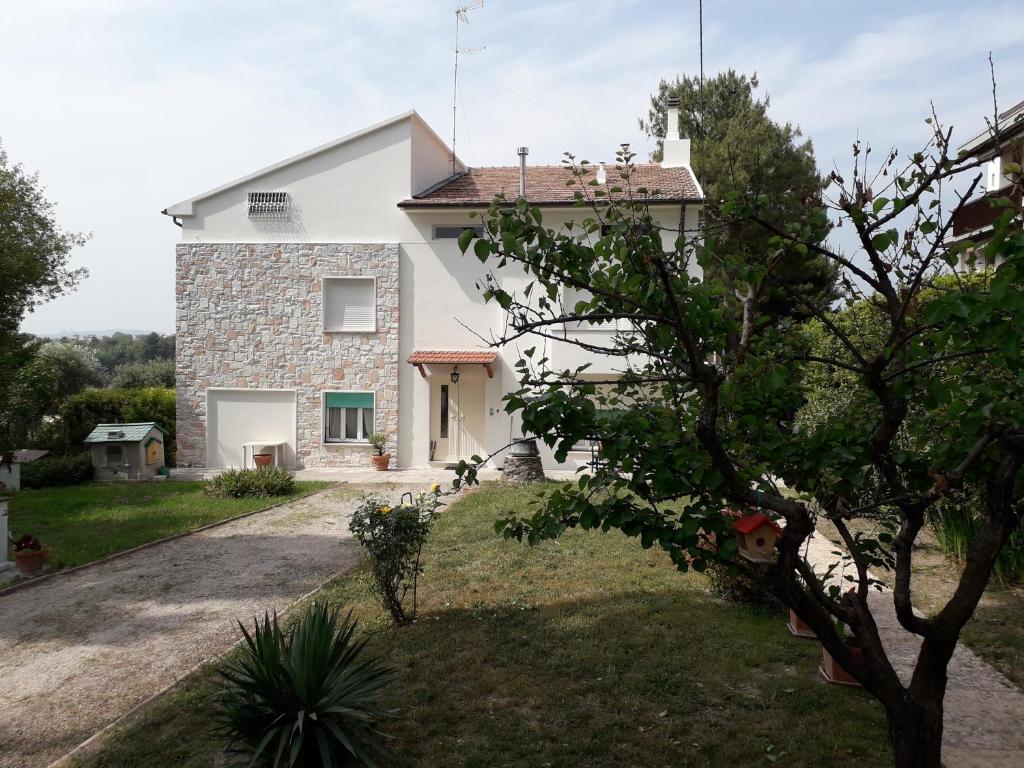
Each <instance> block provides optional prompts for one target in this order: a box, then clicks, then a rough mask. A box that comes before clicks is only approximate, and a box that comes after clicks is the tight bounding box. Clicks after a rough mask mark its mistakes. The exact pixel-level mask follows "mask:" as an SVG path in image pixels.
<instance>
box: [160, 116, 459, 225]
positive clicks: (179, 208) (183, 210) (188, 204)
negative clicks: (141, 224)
mask: <svg viewBox="0 0 1024 768" xmlns="http://www.w3.org/2000/svg"><path fill="white" fill-rule="evenodd" d="M404 120H415V121H416V122H418V123H419V124H420V125H421V126H422V127H423V128H425V129H426V130H427V132H428V133H429V134H431V135H432V136H433V137H434V138H435V139H437V141H438V142H439V143H440V144H441V145H442V146H445V148H446V149H447V145H445V143H444V140H443V139H442V138H441V137H440V136H438V135H437V132H436V131H434V129H433V128H431V127H430V125H429V124H428V123H427V121H426V120H424V119H423V118H422V117H421V116H420V114H419V113H418V112H417V111H416V110H415V109H410V110H409V111H407V112H403V113H402V114H400V115H395V116H394V117H392V118H389V119H387V120H384V121H382V122H379V123H375V124H374V125H371V126H368V127H366V128H362V129H361V130H358V131H356V132H354V133H349V134H347V135H345V136H341V137H340V138H337V139H335V140H334V141H329V142H327V143H326V144H321V145H320V146H319V147H313V149H309V150H306V151H305V152H301V153H299V154H297V155H293V156H292V157H288V158H285V159H284V160H281V161H280V162H277V163H274V164H273V165H268V166H267V167H266V168H260V169H259V170H258V171H253V172H252V173H248V174H246V175H245V176H242V177H241V178H238V179H235V180H234V181H229V182H228V183H227V184H221V185H220V186H219V187H214V188H213V189H210V190H207V191H206V192H203V193H202V194H199V195H196V196H195V197H190V198H189V199H187V200H182V201H181V202H180V203H175V204H174V205H169V206H167V207H166V208H164V209H163V210H162V211H161V213H163V214H165V215H167V216H191V215H192V206H193V205H194V204H195V203H197V202H199V201H200V200H205V199H206V198H208V197H213V196H214V195H217V194H220V193H221V192H224V191H226V190H229V189H233V188H234V187H238V186H241V185H242V184H247V183H249V182H250V181H254V180H255V179H258V178H260V177H262V176H266V175H267V174H269V173H273V172H274V171H277V170H279V169H281V168H285V167H287V166H289V165H293V164H294V163H297V162H300V161H302V160H306V159H307V158H310V157H313V156H315V155H319V154H320V153H322V152H327V151H328V150H331V149H334V148H335V147H340V146H341V145H342V144H348V143H349V142H351V141H355V140H356V139H360V138H362V137H363V136H367V135H369V134H371V133H374V132H376V131H379V130H381V129H383V128H387V127H389V126H392V125H395V124H396V123H401V122H402V121H404ZM449 151H450V150H449ZM456 164H457V167H460V166H461V167H465V166H463V164H462V161H461V160H459V159H458V158H456Z"/></svg>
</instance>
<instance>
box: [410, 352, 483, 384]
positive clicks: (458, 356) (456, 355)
mask: <svg viewBox="0 0 1024 768" xmlns="http://www.w3.org/2000/svg"><path fill="white" fill-rule="evenodd" d="M497 359H498V353H497V352H492V351H490V350H479V349H475V350H465V351H463V350H454V349H443V350H442V349H417V350H416V351H415V352H413V353H412V354H411V355H409V363H410V364H412V365H415V366H416V367H417V368H419V370H420V376H423V377H424V378H426V376H427V372H426V371H425V370H424V369H423V366H424V365H482V366H483V367H484V370H485V371H487V378H489V379H493V378H494V370H493V369H492V368H491V366H492V365H493V364H494V361H495V360H497Z"/></svg>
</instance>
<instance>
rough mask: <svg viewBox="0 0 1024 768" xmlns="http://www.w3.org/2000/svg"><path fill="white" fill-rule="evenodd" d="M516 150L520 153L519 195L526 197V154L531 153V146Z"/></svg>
mask: <svg viewBox="0 0 1024 768" xmlns="http://www.w3.org/2000/svg"><path fill="white" fill-rule="evenodd" d="M516 152H518V153H519V196H520V197H526V156H527V155H528V154H530V148H529V147H520V148H519V149H517V150H516Z"/></svg>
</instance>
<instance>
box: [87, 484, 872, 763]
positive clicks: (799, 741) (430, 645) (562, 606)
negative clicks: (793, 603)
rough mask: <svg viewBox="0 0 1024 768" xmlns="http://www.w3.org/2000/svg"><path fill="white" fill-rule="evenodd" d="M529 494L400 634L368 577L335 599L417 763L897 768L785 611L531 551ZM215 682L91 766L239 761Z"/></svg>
mask: <svg viewBox="0 0 1024 768" xmlns="http://www.w3.org/2000/svg"><path fill="white" fill-rule="evenodd" d="M530 501H531V491H529V490H524V489H508V488H503V487H500V486H485V487H484V488H483V489H481V490H479V491H477V492H475V493H473V494H471V495H468V496H466V497H464V498H462V499H461V500H460V501H458V502H457V503H456V504H454V505H453V506H452V507H450V508H448V509H447V510H446V511H445V513H444V514H443V516H442V517H441V519H440V520H439V521H438V524H437V527H436V529H435V530H434V532H433V534H432V536H431V539H430V541H429V544H428V551H427V552H426V559H425V563H426V572H425V574H424V575H423V577H422V578H421V582H420V600H421V602H420V618H419V619H418V620H417V621H416V622H415V623H414V624H411V625H408V626H405V627H401V628H398V629H392V628H390V627H389V626H388V625H387V623H386V621H385V619H384V617H383V615H382V612H381V610H380V608H379V607H378V606H377V604H376V603H375V602H374V600H373V598H372V596H371V593H370V591H369V583H368V574H367V571H366V569H365V568H363V569H360V570H357V571H355V572H354V573H351V574H349V575H347V576H343V577H341V578H339V579H337V580H335V581H334V582H332V583H331V584H329V585H328V586H327V587H326V590H325V594H326V595H327V596H328V597H329V599H330V600H331V601H332V602H335V603H342V604H344V605H347V606H351V607H352V608H353V610H354V612H355V615H356V616H357V617H358V618H359V620H360V623H361V626H362V628H363V629H364V630H365V629H370V630H373V633H374V634H373V638H372V641H371V647H372V648H374V649H375V650H377V651H378V652H380V653H382V654H384V655H385V656H386V657H387V658H388V660H389V661H390V663H391V664H392V665H393V666H394V667H395V668H396V669H397V670H398V680H397V682H396V684H395V685H394V686H393V688H392V689H391V691H390V694H389V701H388V704H389V705H390V706H392V707H394V708H396V709H397V710H398V715H397V717H396V718H395V719H394V720H391V721H389V722H387V723H385V725H384V728H385V730H386V731H387V732H388V733H389V734H391V736H392V737H393V739H394V747H395V749H396V750H397V751H398V753H399V755H401V761H400V764H401V765H403V766H445V768H492V767H497V766H517V767H521V768H527V767H529V768H544V767H545V766H547V767H549V768H570V766H581V765H586V766H594V767H597V768H602V767H605V766H607V767H608V768H612V767H614V768H621V766H636V767H641V766H651V767H652V768H653V767H654V766H659V767H661V766H669V767H671V768H681V767H684V766H730V768H739V767H741V766H765V765H769V764H771V760H770V757H769V756H770V755H775V756H780V755H781V757H779V758H778V762H777V763H776V764H778V765H785V766H807V767H810V766H826V765H827V766H829V768H842V767H843V766H858V767H859V766H864V765H870V766H881V765H886V764H889V763H890V762H891V754H890V751H889V747H888V738H887V736H886V729H885V724H884V719H883V715H882V711H881V708H880V707H879V706H878V705H877V704H876V703H875V702H874V701H873V700H872V699H871V698H870V697H869V696H868V695H867V694H865V693H864V692H863V691H860V690H852V689H847V688H837V687H832V686H827V685H825V684H823V683H821V682H819V680H818V679H817V677H816V667H817V664H818V661H819V659H820V647H819V646H818V645H817V643H814V642H809V641H806V640H797V639H795V638H792V637H791V636H790V635H789V633H788V632H787V630H786V628H785V618H784V616H783V615H782V614H781V613H779V612H775V611H768V610H765V609H755V608H750V607H746V606H739V605H731V604H726V603H723V602H722V601H721V600H720V599H719V598H717V597H716V596H715V595H714V594H712V593H711V592H710V591H709V588H708V585H707V582H706V580H705V579H704V577H702V576H700V575H697V574H686V575H684V574H680V573H678V572H677V571H675V570H674V569H673V568H672V566H671V564H670V562H669V560H668V558H667V557H666V556H665V555H664V554H663V553H661V552H659V551H655V550H650V551H644V550H642V549H641V548H640V547H639V544H638V542H637V541H636V540H635V539H627V538H626V537H624V536H622V535H621V534H619V533H609V534H601V533H582V532H570V533H569V534H567V535H566V536H565V537H563V538H562V539H561V540H559V541H557V542H547V543H545V544H543V545H541V546H538V547H535V548H532V549H531V548H529V547H526V546H524V545H520V544H518V543H516V542H510V541H504V540H502V539H500V538H498V537H497V536H496V535H495V534H494V529H493V523H494V520H495V519H497V518H498V516H499V512H500V511H502V510H505V509H507V508H509V507H516V508H519V509H525V508H526V507H527V505H528V504H529V503H530ZM215 681H216V676H215V675H214V674H213V673H212V672H211V670H210V669H209V668H206V669H204V670H201V671H200V672H198V673H197V674H195V675H193V676H192V677H190V678H189V679H188V680H186V681H185V682H184V683H183V684H182V685H181V686H179V687H178V688H177V689H175V691H174V692H172V693H171V694H170V695H168V696H166V697H165V698H163V699H162V700H160V701H159V702H157V703H156V704H155V705H154V706H152V707H151V708H149V709H148V710H147V711H145V712H144V713H143V714H142V715H140V716H138V717H136V718H134V719H132V720H130V721H129V722H127V723H125V724H124V725H122V726H120V727H118V728H117V729H115V730H114V732H113V733H112V735H111V738H110V739H108V740H107V741H106V742H105V744H104V746H103V748H102V749H101V751H99V752H98V753H95V754H93V755H91V756H88V757H85V758H82V759H80V760H79V761H78V763H76V764H77V765H78V766H79V768H85V767H87V766H88V767H89V768H99V767H100V766H105V767H107V768H112V767H114V766H134V765H142V764H149V765H175V766H185V767H192V766H194V767H195V768H198V767H199V766H204V767H205V766H218V765H226V764H227V761H226V759H225V757H224V753H223V750H224V746H225V745H224V742H223V741H222V740H221V738H219V737H218V736H217V735H216V734H214V733H213V732H211V730H210V726H209V722H210V719H211V713H212V712H213V708H214V707H215V706H216V704H215V694H216V682H215Z"/></svg>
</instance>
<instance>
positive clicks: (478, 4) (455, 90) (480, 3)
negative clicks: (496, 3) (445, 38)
mask: <svg viewBox="0 0 1024 768" xmlns="http://www.w3.org/2000/svg"><path fill="white" fill-rule="evenodd" d="M483 7H484V0H472V2H469V3H466V4H465V5H460V6H459V7H458V8H456V9H455V78H454V83H453V85H452V173H455V124H456V123H455V112H456V108H457V105H458V103H459V54H460V53H475V52H476V51H482V50H483V48H459V24H460V23H462V24H469V12H470V11H475V10H477V9H479V8H483Z"/></svg>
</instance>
